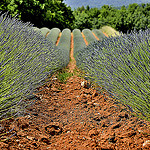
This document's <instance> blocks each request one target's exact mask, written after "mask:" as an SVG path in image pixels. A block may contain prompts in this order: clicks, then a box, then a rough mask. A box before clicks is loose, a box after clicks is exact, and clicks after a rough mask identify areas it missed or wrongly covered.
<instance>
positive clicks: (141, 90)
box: [76, 29, 150, 120]
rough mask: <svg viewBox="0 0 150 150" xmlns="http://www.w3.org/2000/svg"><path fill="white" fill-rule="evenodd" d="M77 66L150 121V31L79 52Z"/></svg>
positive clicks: (112, 38) (99, 44)
mask: <svg viewBox="0 0 150 150" xmlns="http://www.w3.org/2000/svg"><path fill="white" fill-rule="evenodd" d="M76 62H77V66H78V67H79V68H80V69H82V70H84V71H85V73H86V74H87V75H88V77H89V78H90V79H91V80H92V81H94V82H95V83H97V84H98V85H99V86H101V87H103V88H104V89H105V90H107V91H108V92H109V93H110V94H111V95H113V96H114V97H116V98H117V99H118V100H120V101H121V102H123V103H124V104H125V105H126V106H128V107H130V108H132V109H133V110H134V112H136V114H137V115H138V116H139V117H141V118H144V119H147V120H150V30H149V29H147V30H145V31H139V32H135V31H133V32H132V33H130V34H126V35H121V36H119V37H111V38H106V39H104V40H103V41H98V42H94V43H93V44H90V45H89V46H88V47H86V48H85V49H82V50H81V51H80V52H78V54H77V56H76Z"/></svg>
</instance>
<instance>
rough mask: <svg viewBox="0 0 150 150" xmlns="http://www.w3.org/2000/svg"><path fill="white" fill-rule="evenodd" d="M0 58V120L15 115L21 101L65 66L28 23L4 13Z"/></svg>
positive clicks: (60, 55) (58, 52) (0, 25)
mask: <svg viewBox="0 0 150 150" xmlns="http://www.w3.org/2000/svg"><path fill="white" fill-rule="evenodd" d="M0 56H1V57H0V119H2V118H4V117H6V116H7V115H8V114H11V115H15V114H16V113H18V112H19V111H20V110H21V109H22V107H23V105H22V102H23V100H24V99H25V98H26V97H30V96H31V95H32V93H33V91H34V90H35V89H36V88H37V87H38V86H40V85H41V84H43V83H44V82H45V79H46V78H47V77H48V76H49V75H51V74H52V73H53V72H55V71H56V70H58V69H60V68H62V67H64V66H65V64H66V62H65V61H64V60H65V59H64V58H66V55H64V53H63V52H62V51H61V50H59V49H58V48H56V46H54V44H53V43H52V42H51V41H49V40H47V39H45V38H44V37H43V36H42V35H41V34H40V33H38V32H35V31H34V29H33V28H32V25H31V24H30V23H23V22H21V21H19V20H17V19H16V18H11V17H9V16H8V15H7V14H2V15H1V16H0ZM7 117H8V116H7Z"/></svg>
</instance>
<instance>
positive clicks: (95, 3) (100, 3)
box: [64, 0, 150, 9]
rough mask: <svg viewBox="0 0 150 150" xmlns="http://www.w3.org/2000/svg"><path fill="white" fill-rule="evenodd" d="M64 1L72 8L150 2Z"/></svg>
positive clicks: (142, 0) (146, 0) (129, 0)
mask: <svg viewBox="0 0 150 150" xmlns="http://www.w3.org/2000/svg"><path fill="white" fill-rule="evenodd" d="M64 3H66V4H67V5H68V6H70V7H71V8H72V9H74V8H77V7H81V6H87V5H89V6H90V8H92V7H98V8H100V7H102V6H103V5H112V6H115V7H119V6H123V5H125V6H127V5H129V4H133V3H137V4H141V3H150V0H64Z"/></svg>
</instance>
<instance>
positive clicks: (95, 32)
mask: <svg viewBox="0 0 150 150" xmlns="http://www.w3.org/2000/svg"><path fill="white" fill-rule="evenodd" d="M92 32H93V33H94V34H95V35H96V36H97V37H98V38H99V40H103V39H104V38H106V36H105V35H104V34H103V32H102V31H101V30H99V29H93V30H92Z"/></svg>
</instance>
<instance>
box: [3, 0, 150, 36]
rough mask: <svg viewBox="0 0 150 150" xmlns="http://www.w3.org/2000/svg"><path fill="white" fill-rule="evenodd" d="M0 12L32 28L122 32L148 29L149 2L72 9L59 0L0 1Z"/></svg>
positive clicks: (149, 19) (149, 16) (149, 20)
mask: <svg viewBox="0 0 150 150" xmlns="http://www.w3.org/2000/svg"><path fill="white" fill-rule="evenodd" d="M0 11H2V12H6V11H9V13H10V14H11V15H12V16H13V17H14V16H16V15H18V16H17V17H18V18H20V19H21V20H22V21H25V22H31V23H33V24H34V25H35V26H36V27H39V28H41V27H47V28H50V29H51V28H53V27H58V28H60V29H64V28H70V29H75V28H78V29H81V30H82V29H85V28H89V29H96V28H97V29H99V28H101V27H102V26H104V25H109V26H111V27H113V28H115V29H116V30H118V31H122V32H124V33H126V32H130V31H131V30H134V29H136V30H140V29H146V28H150V3H147V4H140V5H139V4H136V3H134V4H130V5H129V6H128V7H125V6H122V7H121V8H120V9H117V8H115V7H112V6H109V5H103V6H102V7H101V8H90V7H89V6H86V7H84V6H82V7H79V8H77V9H74V11H72V10H71V7H69V6H67V5H66V4H65V3H64V2H63V0H1V1H0Z"/></svg>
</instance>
